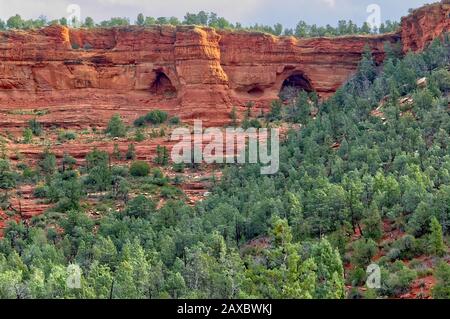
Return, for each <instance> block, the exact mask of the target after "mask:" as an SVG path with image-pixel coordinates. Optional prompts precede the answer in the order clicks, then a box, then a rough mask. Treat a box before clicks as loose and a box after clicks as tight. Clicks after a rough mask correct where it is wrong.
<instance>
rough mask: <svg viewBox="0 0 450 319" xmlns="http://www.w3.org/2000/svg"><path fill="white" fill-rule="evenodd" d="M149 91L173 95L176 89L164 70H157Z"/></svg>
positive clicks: (168, 95)
mask: <svg viewBox="0 0 450 319" xmlns="http://www.w3.org/2000/svg"><path fill="white" fill-rule="evenodd" d="M150 92H151V93H153V94H157V95H164V96H165V97H175V96H176V94H177V89H176V88H175V86H173V84H172V81H170V79H169V77H168V76H167V75H166V74H165V73H164V72H162V71H157V72H156V79H155V81H153V83H152V85H151V87H150Z"/></svg>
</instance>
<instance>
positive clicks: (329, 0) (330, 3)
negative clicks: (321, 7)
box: [321, 0, 336, 8]
mask: <svg viewBox="0 0 450 319" xmlns="http://www.w3.org/2000/svg"><path fill="white" fill-rule="evenodd" d="M321 1H322V2H323V3H325V4H326V5H327V6H329V7H331V8H334V7H335V6H336V0H321Z"/></svg>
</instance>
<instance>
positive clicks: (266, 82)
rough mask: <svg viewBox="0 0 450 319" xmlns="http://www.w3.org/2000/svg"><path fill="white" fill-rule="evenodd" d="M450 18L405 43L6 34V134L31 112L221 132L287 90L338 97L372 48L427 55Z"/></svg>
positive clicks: (117, 31) (416, 20) (408, 23)
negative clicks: (168, 119) (161, 114)
mask: <svg viewBox="0 0 450 319" xmlns="http://www.w3.org/2000/svg"><path fill="white" fill-rule="evenodd" d="M448 11H449V5H447V4H437V5H433V6H427V7H425V8H423V9H420V10H416V11H415V12H414V14H413V15H412V16H410V17H408V18H405V19H404V20H403V23H402V31H401V32H400V33H397V34H386V35H380V36H348V37H339V38H313V39H295V38H293V37H273V36H270V35H266V34H261V33H251V32H230V31H215V30H213V29H210V28H199V27H189V26H180V27H170V26H155V27H151V28H141V27H122V28H111V29H95V30H83V29H81V30H78V29H77V30H73V29H70V30H69V29H68V28H65V27H61V26H52V27H48V28H45V29H41V30H34V31H10V32H3V33H0V128H1V129H2V130H5V129H8V130H15V129H16V130H18V129H21V128H22V127H23V126H24V125H25V123H26V121H27V120H28V119H29V118H31V117H33V114H32V113H33V112H35V111H31V110H39V111H41V116H40V117H39V121H41V122H43V123H44V124H47V125H48V126H51V125H54V126H62V127H83V128H84V127H88V126H95V127H102V126H104V125H105V123H106V122H107V121H108V120H109V118H110V117H111V115H112V114H114V113H120V114H121V115H122V116H124V117H125V118H126V119H127V120H128V121H130V122H131V121H132V120H133V119H135V118H137V117H138V116H140V115H143V114H145V113H146V112H148V111H149V110H151V109H156V108H158V109H163V110H166V111H168V112H170V113H171V114H172V115H178V116H181V117H182V118H183V119H185V120H190V119H194V118H200V119H203V120H205V121H206V122H207V123H206V124H207V125H223V124H225V123H228V122H229V112H230V111H231V108H232V107H233V106H238V107H241V106H244V105H245V104H246V103H247V102H249V101H253V102H256V104H257V106H260V107H267V106H268V105H269V103H270V101H271V100H273V99H274V98H276V97H277V95H278V93H279V92H280V89H281V88H282V86H283V83H284V82H285V81H286V80H289V81H295V82H296V83H297V84H298V85H302V86H304V88H305V89H308V90H315V91H317V92H318V94H319V95H320V96H321V97H323V98H326V97H328V96H330V95H331V94H332V93H334V92H335V90H336V89H337V88H338V87H339V86H340V85H342V83H344V82H345V81H346V80H347V79H348V78H349V77H350V76H351V75H352V74H353V73H354V72H355V70H356V68H357V65H358V62H359V60H360V57H361V53H362V51H363V49H364V46H366V45H369V46H370V48H371V49H372V50H373V53H374V56H375V57H376V58H377V60H379V61H380V62H381V61H382V59H383V58H384V52H383V48H384V43H385V42H386V41H389V42H397V41H400V39H401V38H402V39H403V44H404V50H409V49H412V50H414V51H416V50H421V49H423V48H424V46H425V45H426V43H428V42H429V41H430V40H432V39H433V38H435V37H437V36H439V35H440V34H441V33H442V32H444V31H448V30H449V24H448V14H449V12H448ZM27 114H28V115H27Z"/></svg>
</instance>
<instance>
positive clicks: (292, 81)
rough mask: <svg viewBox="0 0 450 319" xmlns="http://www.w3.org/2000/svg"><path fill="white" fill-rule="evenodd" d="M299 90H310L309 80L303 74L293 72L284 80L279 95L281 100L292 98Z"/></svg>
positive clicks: (311, 89) (311, 88)
mask: <svg viewBox="0 0 450 319" xmlns="http://www.w3.org/2000/svg"><path fill="white" fill-rule="evenodd" d="M301 91H306V92H308V93H309V92H312V91H313V87H312V85H311V82H310V81H309V80H308V79H307V78H306V77H305V76H304V75H303V74H300V73H297V74H293V75H291V76H289V77H288V78H286V79H285V80H284V82H283V84H282V85H281V89H280V94H279V97H280V99H281V100H282V101H289V100H293V99H295V98H296V97H297V96H298V94H299V93H300V92H301Z"/></svg>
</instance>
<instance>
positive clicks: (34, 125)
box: [28, 119, 43, 136]
mask: <svg viewBox="0 0 450 319" xmlns="http://www.w3.org/2000/svg"><path fill="white" fill-rule="evenodd" d="M28 126H29V128H30V129H31V131H32V132H33V135H35V136H41V135H42V132H43V129H42V124H41V123H39V122H38V121H37V120H36V119H32V120H29V121H28Z"/></svg>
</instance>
